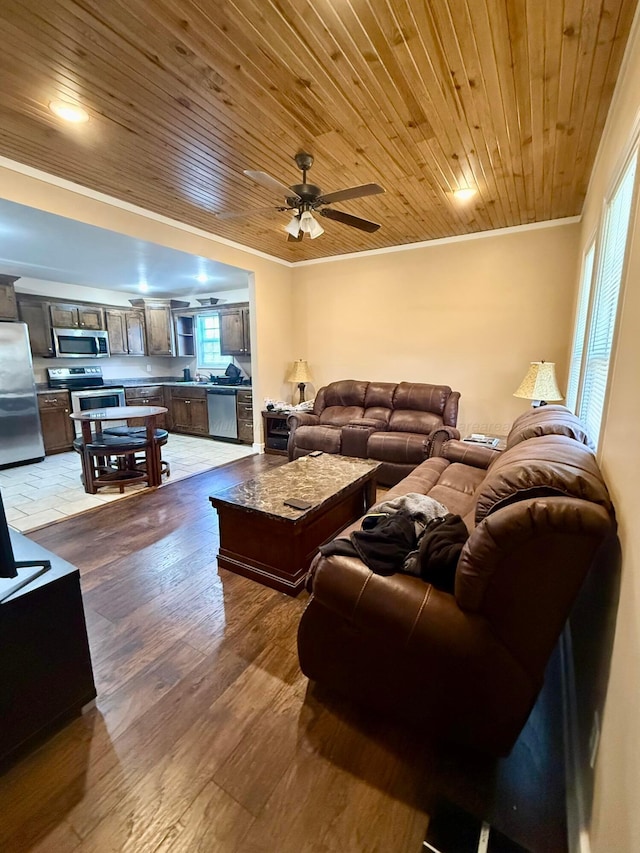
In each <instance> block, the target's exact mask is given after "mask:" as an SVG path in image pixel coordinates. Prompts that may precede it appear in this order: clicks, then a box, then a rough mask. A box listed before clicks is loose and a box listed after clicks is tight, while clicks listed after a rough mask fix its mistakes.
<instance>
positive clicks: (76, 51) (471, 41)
mask: <svg viewBox="0 0 640 853" xmlns="http://www.w3.org/2000/svg"><path fill="white" fill-rule="evenodd" d="M635 6H636V0H180V2H177V0H109V2H106V3H105V2H101V0H50V2H47V3H43V2H42V0H2V3H1V4H0V34H1V38H2V50H0V77H1V79H2V85H1V86H0V154H2V155H4V156H6V157H9V158H12V159H14V160H17V161H20V162H22V163H25V164H28V165H30V166H34V167H36V168H39V169H43V170H45V171H47V172H50V173H53V174H55V175H58V176H61V177H64V178H67V179H69V180H71V181H75V182H77V183H80V184H83V185H85V186H87V187H91V188H92V189H95V190H99V191H102V192H105V193H108V194H110V195H113V196H116V197H118V198H120V199H125V200H127V201H129V202H132V203H135V204H137V205H140V206H142V207H144V208H147V209H149V210H152V211H156V212H158V213H162V214H165V215H166V216H169V217H172V218H174V219H178V220H180V221H182V222H185V223H189V224H191V225H194V226H197V227H199V228H203V229H205V230H206V231H210V232H212V233H214V234H218V235H221V236H223V237H226V238H229V239H231V240H236V241H238V242H239V243H242V244H244V245H246V246H251V247H254V248H256V249H260V250H262V251H264V252H267V253H269V254H271V255H275V256H278V257H280V258H285V259H288V260H292V261H295V260H302V259H307V258H317V257H325V256H330V255H336V254H341V253H344V252H355V251H361V250H365V249H374V248H380V247H385V246H393V245H398V244H404V243H412V242H415V241H420V240H429V239H433V238H438V237H446V236H450V235H456V234H467V233H470V232H476V231H483V230H487V229H491V228H501V227H505V226H510V225H520V224H523V223H529V222H539V221H542V220H548V219H555V218H559V217H565V216H572V215H575V214H578V213H580V210H581V207H582V202H583V198H584V195H585V192H586V187H587V183H588V179H589V174H590V170H591V167H592V165H593V160H594V156H595V152H596V150H597V146H598V142H599V139H600V136H601V133H602V129H603V126H604V122H605V118H606V114H607V110H608V107H609V104H610V100H611V95H612V92H613V88H614V85H615V81H616V77H617V74H618V71H619V68H620V63H621V59H622V55H623V52H624V48H625V45H626V42H627V38H628V34H629V30H630V26H631V22H632V18H633V14H634V11H635ZM55 98H63V99H65V100H71V101H74V102H79V103H81V104H82V105H83V106H85V107H86V109H87V110H88V111H89V113H90V116H91V121H90V122H88V123H87V124H84V125H66V124H64V123H62V122H61V121H60V119H58V118H56V117H55V116H54V115H53V114H52V113H51V112H50V111H49V109H48V103H49V102H50V101H51V100H52V99H55ZM300 150H305V151H309V152H311V153H312V154H313V155H314V156H315V158H316V162H315V164H314V166H313V169H312V171H311V173H310V175H309V180H310V181H312V182H313V183H315V184H319V185H320V186H321V187H322V189H323V190H324V191H325V192H329V191H333V190H336V189H340V188H342V187H345V186H350V185H352V184H361V183H367V182H369V181H375V182H377V183H379V184H381V185H382V186H383V187H385V189H386V193H385V194H384V195H378V196H373V197H370V198H367V199H362V200H358V201H349V202H343V203H340V204H336V205H335V207H336V208H339V209H341V210H344V211H345V212H349V213H353V214H355V215H358V216H363V217H365V218H368V219H373V220H374V221H377V222H381V223H382V228H380V230H379V231H377V232H376V233H374V234H366V233H363V232H361V231H357V230H355V229H354V228H350V227H347V226H345V225H343V224H340V223H338V222H332V221H331V222H330V221H327V220H326V219H323V220H322V224H323V226H324V227H325V234H324V235H322V236H321V237H319V238H318V239H316V240H313V241H312V240H309V239H308V238H307V239H305V240H304V241H303V242H302V243H287V242H286V240H285V237H286V234H285V232H284V230H283V228H284V225H285V224H286V223H287V221H288V219H289V216H288V215H287V214H286V213H277V212H275V211H274V212H273V213H272V214H268V215H260V214H259V215H255V216H253V217H250V218H247V219H241V220H232V221H222V220H219V219H217V218H216V215H215V214H216V213H218V212H221V211H225V210H231V209H234V210H235V209H245V208H246V209H252V208H262V207H264V206H265V205H269V204H273V205H274V206H275V205H276V204H282V199H281V198H278V197H276V196H274V194H273V193H271V192H270V191H268V190H266V189H263V188H262V187H260V186H258V185H257V184H255V183H253V182H252V181H251V180H249V179H248V178H247V177H245V176H244V175H243V174H242V172H243V170H244V169H255V170H263V171H266V172H268V173H270V174H271V175H273V176H274V177H275V178H277V179H278V180H280V181H283V182H284V183H285V184H287V185H289V184H293V183H298V182H299V180H300V173H299V172H298V171H297V170H296V166H295V163H294V162H293V159H292V157H293V155H294V154H295V153H296V152H297V151H300ZM464 185H471V186H477V188H478V194H477V195H476V196H475V198H474V199H472V200H471V201H470V202H467V204H466V205H463V204H461V203H460V202H457V201H455V200H454V199H453V197H452V190H454V189H455V188H456V187H459V186H464ZM0 193H1V188H0Z"/></svg>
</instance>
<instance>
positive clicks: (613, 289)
mask: <svg viewBox="0 0 640 853" xmlns="http://www.w3.org/2000/svg"><path fill="white" fill-rule="evenodd" d="M636 162H637V152H636V153H635V154H634V156H633V158H632V160H631V162H630V163H629V165H628V166H627V168H626V171H625V172H624V174H623V176H622V179H621V180H620V182H619V184H618V186H617V188H616V190H615V193H614V195H613V198H612V199H611V201H610V202H609V204H608V205H607V211H606V215H605V221H604V227H603V229H602V238H601V239H602V245H601V247H600V253H599V257H598V265H597V272H596V278H595V284H594V293H593V299H592V302H591V308H590V310H589V312H588V317H587V322H586V324H585V325H586V345H585V351H584V356H583V361H584V366H583V368H582V379H581V382H580V387H579V392H578V415H579V417H580V419H581V420H582V421H583V422H584V424H585V426H586V428H587V433H588V435H589V437H590V438H591V440H592V441H593V442H594V443H595V444H596V445H597V443H598V438H599V436H600V426H601V422H602V414H603V411H604V401H605V395H606V391H607V381H608V379H609V363H610V361H611V349H612V346H613V334H614V331H615V325H616V316H617V312H618V297H619V295H620V285H621V283H622V270H623V265H624V258H625V252H626V247H627V233H628V230H629V219H630V216H631V202H632V200H633V190H634V183H635V174H636ZM578 320H579V318H578ZM578 331H579V330H578V328H577V327H576V333H577V332H578ZM573 369H574V365H573V364H572V366H571V370H572V371H573Z"/></svg>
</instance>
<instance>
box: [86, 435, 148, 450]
mask: <svg viewBox="0 0 640 853" xmlns="http://www.w3.org/2000/svg"><path fill="white" fill-rule="evenodd" d="M146 446H147V439H146V438H144V437H143V436H131V435H109V434H108V433H107V432H97V433H95V434H94V435H93V437H92V439H91V442H90V444H87V445H86V448H85V443H84V441H83V439H82V438H81V437H78V438H76V439H74V441H73V449H74V450H77V451H78V453H81V452H82V451H83V450H84V449H86V450H88V451H89V453H97V452H99V451H102V452H103V453H104V454H105V455H107V454H108V453H109V451H111V452H112V453H118V452H120V453H123V452H126V451H127V450H143V449H144V448H145V447H146Z"/></svg>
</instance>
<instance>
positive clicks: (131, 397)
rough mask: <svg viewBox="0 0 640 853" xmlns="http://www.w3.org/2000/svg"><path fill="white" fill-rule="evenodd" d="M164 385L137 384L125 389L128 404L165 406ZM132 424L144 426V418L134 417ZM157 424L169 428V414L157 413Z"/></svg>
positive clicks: (130, 422)
mask: <svg viewBox="0 0 640 853" xmlns="http://www.w3.org/2000/svg"><path fill="white" fill-rule="evenodd" d="M164 391H165V389H164V387H163V386H162V385H135V386H133V387H132V388H125V389H124V397H125V400H126V402H127V406H165V407H166V403H165V395H164ZM129 424H130V426H144V420H143V419H142V418H132V419H131V420H130V421H129ZM156 424H157V426H159V427H160V428H161V429H167V416H166V415H157V417H156Z"/></svg>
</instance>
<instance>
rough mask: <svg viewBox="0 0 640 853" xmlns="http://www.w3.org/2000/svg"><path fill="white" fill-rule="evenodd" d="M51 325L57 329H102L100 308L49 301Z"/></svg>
mask: <svg viewBox="0 0 640 853" xmlns="http://www.w3.org/2000/svg"><path fill="white" fill-rule="evenodd" d="M49 310H50V312H51V325H52V326H53V327H54V328H59V329H104V322H103V319H102V313H103V312H102V308H100V307H98V306H96V307H93V306H87V305H70V304H67V303H55V302H54V303H51V305H50V306H49Z"/></svg>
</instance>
